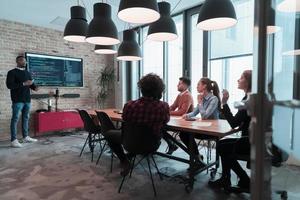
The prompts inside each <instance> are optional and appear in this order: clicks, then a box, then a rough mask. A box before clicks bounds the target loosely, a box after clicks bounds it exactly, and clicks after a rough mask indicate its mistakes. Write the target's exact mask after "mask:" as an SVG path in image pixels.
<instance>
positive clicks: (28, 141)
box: [23, 136, 38, 143]
mask: <svg viewBox="0 0 300 200" xmlns="http://www.w3.org/2000/svg"><path fill="white" fill-rule="evenodd" d="M37 141H38V140H37V139H34V138H31V137H29V136H26V137H25V138H23V142H27V143H32V142H37Z"/></svg>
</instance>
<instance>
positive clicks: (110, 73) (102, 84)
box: [97, 66, 115, 108]
mask: <svg viewBox="0 0 300 200" xmlns="http://www.w3.org/2000/svg"><path fill="white" fill-rule="evenodd" d="M114 80H115V70H114V68H112V67H109V66H106V67H104V68H103V69H102V70H101V71H100V75H99V77H98V79H97V85H98V88H99V90H98V94H97V102H98V105H99V107H100V108H103V107H104V103H105V100H106V99H107V97H108V96H109V94H110V92H111V91H112V90H113V85H114V84H113V82H114Z"/></svg>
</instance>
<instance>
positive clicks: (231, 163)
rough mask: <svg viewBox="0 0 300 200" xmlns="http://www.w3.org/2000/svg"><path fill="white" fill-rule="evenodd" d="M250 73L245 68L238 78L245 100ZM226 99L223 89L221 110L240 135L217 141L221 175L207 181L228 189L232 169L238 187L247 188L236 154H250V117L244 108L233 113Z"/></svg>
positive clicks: (247, 181) (245, 177)
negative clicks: (237, 128)
mask: <svg viewBox="0 0 300 200" xmlns="http://www.w3.org/2000/svg"><path fill="white" fill-rule="evenodd" d="M251 74H252V72H251V70H246V71H244V72H243V73H242V75H241V77H240V79H239V80H238V89H241V90H243V91H244V92H245V96H244V98H243V100H247V98H248V95H249V93H250V92H251ZM228 99H229V93H228V91H226V90H224V91H223V97H222V109H221V112H222V114H223V116H224V117H225V119H226V120H227V121H228V123H229V124H230V126H231V127H232V128H236V127H239V129H240V130H241V132H242V136H241V137H240V138H227V139H223V140H220V141H219V142H218V144H217V150H218V153H219V154H220V156H221V162H222V176H221V178H219V179H217V180H215V181H209V185H210V186H212V187H218V188H224V189H225V190H228V189H230V187H231V181H230V177H231V172H230V171H231V170H233V171H234V172H235V173H236V174H237V176H238V177H239V182H238V185H237V186H238V188H240V189H243V190H245V189H246V190H249V187H250V178H249V176H248V174H247V173H246V172H245V171H244V170H243V168H242V167H241V166H240V164H239V163H238V161H237V155H249V156H250V143H249V137H248V135H249V130H248V129H249V124H250V121H251V118H250V116H249V115H248V113H247V110H246V109H245V108H241V109H239V110H238V112H237V113H236V114H235V115H233V114H232V113H231V111H230V108H229V106H228V105H227V101H228Z"/></svg>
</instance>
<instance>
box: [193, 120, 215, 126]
mask: <svg viewBox="0 0 300 200" xmlns="http://www.w3.org/2000/svg"><path fill="white" fill-rule="evenodd" d="M192 124H193V126H202V127H208V126H211V122H199V121H197V122H193V123H192Z"/></svg>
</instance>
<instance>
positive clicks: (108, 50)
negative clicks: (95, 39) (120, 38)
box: [94, 45, 117, 54]
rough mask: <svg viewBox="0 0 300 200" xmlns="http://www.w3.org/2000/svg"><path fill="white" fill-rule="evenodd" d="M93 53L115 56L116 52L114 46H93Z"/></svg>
mask: <svg viewBox="0 0 300 200" xmlns="http://www.w3.org/2000/svg"><path fill="white" fill-rule="evenodd" d="M94 52H95V53H98V54H115V53H117V50H116V46H115V45H95V50H94Z"/></svg>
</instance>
